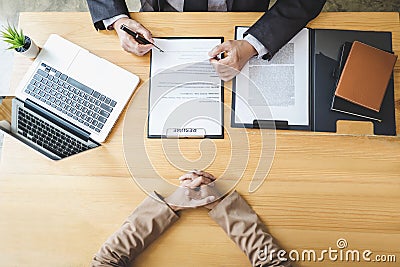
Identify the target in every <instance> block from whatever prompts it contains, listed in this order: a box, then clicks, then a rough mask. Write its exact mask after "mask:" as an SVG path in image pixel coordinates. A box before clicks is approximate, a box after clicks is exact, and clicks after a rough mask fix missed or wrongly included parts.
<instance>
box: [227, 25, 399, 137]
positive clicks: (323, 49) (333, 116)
mask: <svg viewBox="0 0 400 267" xmlns="http://www.w3.org/2000/svg"><path fill="white" fill-rule="evenodd" d="M309 40H310V42H309V44H310V45H309V55H310V57H309V68H310V71H309V76H310V77H309V125H290V124H288V122H287V121H276V122H275V121H270V120H267V121H265V120H263V119H262V118H259V119H255V120H254V121H253V123H252V124H243V123H237V122H235V104H236V94H235V92H236V81H235V80H234V81H233V92H232V114H231V126H232V127H236V128H242V127H245V128H269V127H270V126H271V125H272V124H271V123H274V122H275V127H276V129H288V130H305V131H316V132H336V122H337V121H338V120H350V121H371V122H372V123H373V124H374V134H376V135H396V124H395V110H394V82H393V76H392V78H391V80H390V82H389V84H388V87H387V90H386V94H385V97H384V99H383V103H382V108H381V116H382V121H381V122H379V121H374V120H370V119H367V118H362V117H358V116H354V115H350V114H345V113H341V112H337V111H333V110H331V105H332V99H333V97H334V93H335V90H336V82H337V75H338V71H339V67H340V66H339V60H340V52H341V48H342V46H343V44H344V43H345V42H353V41H355V40H358V41H360V42H363V43H365V44H368V45H370V46H374V47H376V48H379V49H382V50H386V51H392V34H391V32H373V31H353V30H326V29H310V30H309Z"/></svg>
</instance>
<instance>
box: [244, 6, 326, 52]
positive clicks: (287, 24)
mask: <svg viewBox="0 0 400 267" xmlns="http://www.w3.org/2000/svg"><path fill="white" fill-rule="evenodd" d="M325 2H326V0H278V1H277V2H276V3H275V5H274V6H273V7H272V8H271V9H270V10H269V11H267V12H265V14H264V15H263V16H262V17H261V18H260V19H259V20H258V21H257V22H256V23H255V24H254V25H253V26H252V27H250V29H249V30H248V31H247V32H246V33H247V34H251V35H253V36H254V37H255V38H257V40H259V41H260V42H261V43H262V44H263V45H264V46H265V48H267V49H268V51H269V53H268V54H267V55H264V56H263V58H264V59H270V58H271V57H272V56H273V55H274V54H275V53H276V52H278V50H279V49H280V48H281V47H282V46H284V45H285V44H286V43H287V42H288V41H290V39H292V38H293V36H295V35H296V34H297V33H298V32H299V31H300V30H301V29H302V28H304V27H305V26H306V25H307V23H308V22H309V21H310V20H312V19H313V18H315V17H316V16H318V14H319V13H320V12H321V10H322V7H323V6H324V4H325Z"/></svg>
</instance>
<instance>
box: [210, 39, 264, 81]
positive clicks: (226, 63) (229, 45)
mask: <svg viewBox="0 0 400 267" xmlns="http://www.w3.org/2000/svg"><path fill="white" fill-rule="evenodd" d="M223 52H225V54H226V56H225V58H223V59H220V60H218V59H216V58H215V57H217V56H218V55H219V54H221V53H223ZM208 55H209V56H210V57H211V59H210V62H211V64H213V66H214V68H215V70H216V71H217V73H218V76H219V77H220V78H221V79H222V80H223V81H226V82H227V81H230V80H232V79H233V78H234V77H235V76H236V75H238V74H239V72H240V71H241V70H242V68H243V67H244V65H246V63H247V61H249V59H250V58H251V57H253V56H255V55H257V51H256V49H255V48H254V47H253V46H252V45H251V44H250V43H249V42H247V41H245V40H233V41H226V42H224V43H222V44H220V45H217V46H216V47H214V49H213V50H211V51H210V52H209V53H208Z"/></svg>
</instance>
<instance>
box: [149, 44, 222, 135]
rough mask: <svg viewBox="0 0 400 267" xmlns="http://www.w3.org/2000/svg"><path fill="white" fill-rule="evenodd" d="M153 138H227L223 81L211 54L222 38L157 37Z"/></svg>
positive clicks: (151, 103) (153, 64)
mask: <svg viewBox="0 0 400 267" xmlns="http://www.w3.org/2000/svg"><path fill="white" fill-rule="evenodd" d="M154 40H155V44H156V45H157V46H159V47H160V48H161V49H162V50H163V51H164V52H160V51H159V50H157V49H155V48H153V50H152V55H151V74H150V75H151V77H150V95H149V121H148V136H149V137H214V138H218V137H219V138H222V137H223V125H222V124H223V123H222V122H223V88H222V81H221V80H220V78H219V77H218V75H217V73H216V72H215V70H214V67H213V66H212V65H211V64H210V62H209V56H208V52H209V51H211V49H213V48H214V47H215V46H217V45H219V44H221V42H222V38H169V39H162V38H155V39H154Z"/></svg>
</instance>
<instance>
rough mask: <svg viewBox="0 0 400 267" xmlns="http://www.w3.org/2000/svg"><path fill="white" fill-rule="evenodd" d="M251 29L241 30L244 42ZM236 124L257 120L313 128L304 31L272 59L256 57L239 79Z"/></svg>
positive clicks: (307, 43)
mask: <svg viewBox="0 0 400 267" xmlns="http://www.w3.org/2000/svg"><path fill="white" fill-rule="evenodd" d="M247 29H248V28H247V27H238V29H237V34H236V38H237V39H243V33H245V31H246V30H247ZM235 86H236V87H235V88H236V92H235V93H236V94H235V96H236V99H235V116H234V120H235V121H234V123H236V124H253V121H254V120H267V121H269V120H271V121H287V122H288V125H301V126H307V125H309V123H310V121H309V105H310V103H309V35H308V29H306V28H304V29H302V30H301V31H300V32H299V33H298V34H297V35H296V36H295V37H293V39H292V40H290V41H289V42H288V43H287V44H286V45H285V46H283V47H282V48H281V49H280V50H279V51H278V52H277V53H276V54H275V55H274V57H273V58H272V59H271V60H270V61H267V60H263V59H257V58H252V59H250V61H249V62H248V63H247V64H246V65H245V67H244V68H243V70H242V72H241V74H240V75H238V76H237V78H236V84H235Z"/></svg>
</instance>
